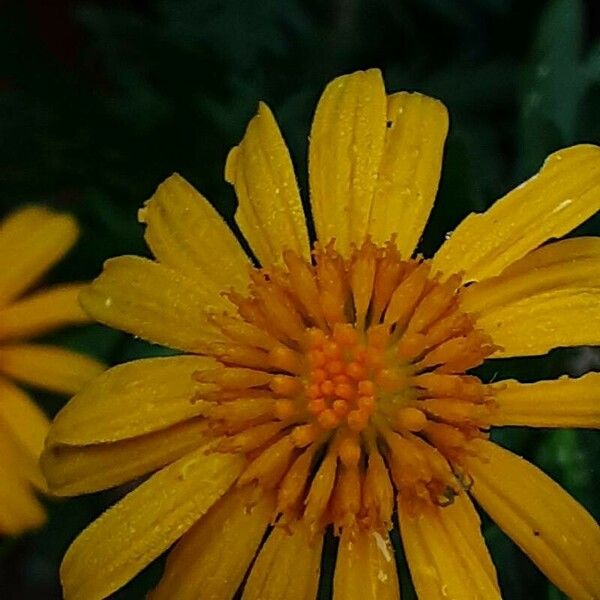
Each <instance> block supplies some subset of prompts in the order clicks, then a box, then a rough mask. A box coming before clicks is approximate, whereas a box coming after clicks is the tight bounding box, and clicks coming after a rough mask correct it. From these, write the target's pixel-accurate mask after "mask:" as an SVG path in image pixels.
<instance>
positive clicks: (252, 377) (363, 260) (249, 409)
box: [194, 241, 496, 530]
mask: <svg viewBox="0 0 600 600" xmlns="http://www.w3.org/2000/svg"><path fill="white" fill-rule="evenodd" d="M284 258H285V262H286V266H287V270H285V271H284V270H283V269H280V268H277V267H272V268H269V269H262V270H256V271H254V272H253V274H252V285H251V289H250V292H249V294H248V295H246V296H243V295H241V294H238V293H234V292H231V293H230V294H229V298H230V299H231V300H232V302H233V303H234V304H235V305H236V306H237V308H238V313H239V314H238V315H237V316H232V315H225V314H219V315H214V316H213V319H214V322H215V324H216V325H217V326H218V327H219V329H220V330H221V331H222V333H223V335H224V337H225V338H226V339H228V340H229V342H228V343H219V344H214V345H213V346H212V347H211V349H210V352H211V353H212V354H213V355H214V356H215V357H216V358H218V360H219V361H220V363H221V366H220V367H218V368H216V369H213V370H208V371H201V372H198V373H197V374H196V378H197V380H198V381H199V383H201V384H203V386H204V387H203V388H202V390H203V391H199V392H198V397H197V398H196V399H195V400H194V401H195V402H203V403H204V404H205V408H204V414H205V415H206V416H207V417H209V418H210V421H211V426H212V428H213V431H214V434H215V436H218V437H219V441H218V447H219V449H220V450H221V451H223V452H240V453H244V454H246V456H247V457H248V459H249V465H248V467H247V469H246V471H245V472H244V473H243V474H242V476H241V477H240V479H239V481H238V484H239V485H244V484H246V483H248V482H251V481H257V482H258V483H259V485H261V486H263V487H264V488H269V489H274V490H276V491H277V494H278V502H277V513H278V514H283V515H284V518H290V519H291V518H297V517H299V516H303V517H304V518H305V519H307V520H308V521H309V522H310V523H311V524H312V525H313V526H314V527H321V526H324V525H327V524H328V523H333V524H334V525H335V526H336V528H337V529H338V530H339V529H340V528H342V527H345V526H354V525H358V526H368V527H372V528H382V527H386V526H388V525H389V523H390V521H391V514H392V511H393V498H394V494H395V493H396V494H400V495H401V496H403V497H404V499H405V501H406V503H407V504H408V505H410V506H412V507H413V510H414V511H418V510H420V509H421V508H423V507H424V506H426V505H428V504H432V503H433V504H445V503H448V502H452V500H453V498H454V496H455V495H456V494H458V493H460V491H461V489H462V488H463V487H464V486H465V485H466V483H467V482H468V475H467V474H465V473H464V469H463V467H462V461H463V458H464V457H465V456H466V454H468V453H469V452H470V450H469V443H468V442H469V440H471V439H473V438H477V437H484V436H485V435H486V434H485V429H486V428H487V427H488V426H489V422H490V414H491V411H492V410H493V409H494V402H493V398H492V397H491V392H490V388H489V387H488V386H485V385H484V384H482V383H481V381H480V380H479V379H478V378H477V377H474V376H472V375H466V374H465V371H466V370H468V369H470V368H473V367H475V366H477V365H479V364H481V363H482V362H483V360H484V358H486V357H487V356H488V355H489V354H491V353H492V352H493V351H494V350H495V349H496V347H495V346H494V345H493V344H492V343H491V342H490V340H489V339H488V337H487V336H486V335H485V334H483V333H482V332H481V331H479V330H478V329H477V328H476V327H475V325H474V319H473V318H472V317H471V316H469V315H467V314H465V313H464V312H463V311H461V309H460V297H459V294H458V292H457V290H458V288H459V284H460V277H459V276H453V277H450V278H448V279H446V280H445V281H441V279H440V276H439V275H437V274H432V273H431V267H430V264H429V263H428V262H426V261H423V260H419V259H417V260H402V259H401V258H400V256H399V253H398V251H397V250H396V247H395V245H394V243H393V242H392V243H389V244H388V245H387V246H386V247H384V248H377V247H376V246H375V245H374V244H372V243H371V242H370V241H367V242H365V243H364V244H363V245H362V246H361V247H360V248H357V249H355V250H354V252H353V253H352V255H351V256H350V257H349V258H343V257H342V256H341V255H340V254H339V253H338V252H337V251H336V250H335V249H334V244H333V243H331V244H329V245H328V246H326V247H324V248H323V247H317V248H316V250H315V252H314V262H313V263H309V262H308V261H305V260H303V259H302V258H300V257H298V256H297V255H295V254H294V253H292V252H287V253H286V254H285V257H284ZM240 317H241V319H240ZM206 384H208V388H206ZM206 389H208V390H209V391H206Z"/></svg>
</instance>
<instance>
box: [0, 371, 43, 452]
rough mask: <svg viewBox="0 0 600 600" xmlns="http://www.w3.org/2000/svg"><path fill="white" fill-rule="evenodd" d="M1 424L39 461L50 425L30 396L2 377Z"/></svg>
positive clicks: (0, 384) (0, 396) (0, 387)
mask: <svg viewBox="0 0 600 600" xmlns="http://www.w3.org/2000/svg"><path fill="white" fill-rule="evenodd" d="M0 422H3V423H4V424H5V425H6V426H7V427H8V428H9V429H10V431H11V433H12V434H13V436H14V437H15V438H16V439H17V440H18V441H19V443H20V444H21V445H22V446H23V448H25V450H26V451H27V452H28V453H29V454H30V455H31V457H32V458H33V459H34V460H36V461H37V459H38V458H39V456H40V454H41V452H42V449H43V448H44V440H45V439H46V434H47V433H48V428H49V426H50V423H49V421H48V418H47V417H46V415H45V414H44V412H43V411H42V410H41V409H40V408H39V407H38V405H37V404H36V403H35V402H34V401H33V400H32V399H31V398H30V397H29V395H28V394H26V393H25V392H24V391H23V390H21V389H20V388H18V387H17V386H16V385H13V384H12V383H11V382H10V381H9V380H8V379H5V378H4V377H0Z"/></svg>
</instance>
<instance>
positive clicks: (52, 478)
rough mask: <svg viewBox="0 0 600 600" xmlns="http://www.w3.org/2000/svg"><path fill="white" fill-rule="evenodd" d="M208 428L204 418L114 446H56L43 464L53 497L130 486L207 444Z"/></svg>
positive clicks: (49, 448)
mask: <svg viewBox="0 0 600 600" xmlns="http://www.w3.org/2000/svg"><path fill="white" fill-rule="evenodd" d="M207 428H208V426H207V423H206V421H205V420H204V419H192V420H190V421H186V422H185V423H178V424H177V425H173V426H171V427H168V428H166V429H162V430H160V431H154V432H152V433H147V434H145V435H141V436H139V437H135V438H131V439H127V440H122V441H118V442H113V443H107V444H95V445H92V446H55V445H53V446H49V447H47V448H46V450H45V451H44V453H43V454H42V458H41V461H40V465H41V468H42V470H43V472H44V475H45V477H46V481H47V482H48V486H49V489H50V491H51V492H52V493H53V494H55V495H57V496H77V495H79V494H87V493H89V492H95V491H97V490H104V489H106V488H110V487H114V486H116V485H119V484H121V483H126V482H127V481H131V480H133V479H135V478H136V477H140V476H141V475H145V474H146V473H150V472H151V471H156V470H157V469H159V468H160V467H163V466H164V465H167V464H169V463H171V462H173V461H175V460H177V459H178V458H180V457H181V456H183V455H184V454H187V453H189V452H191V451H192V450H194V449H196V448H198V447H200V446H202V445H203V443H205V442H206V440H207V439H208V437H209V434H208V431H207Z"/></svg>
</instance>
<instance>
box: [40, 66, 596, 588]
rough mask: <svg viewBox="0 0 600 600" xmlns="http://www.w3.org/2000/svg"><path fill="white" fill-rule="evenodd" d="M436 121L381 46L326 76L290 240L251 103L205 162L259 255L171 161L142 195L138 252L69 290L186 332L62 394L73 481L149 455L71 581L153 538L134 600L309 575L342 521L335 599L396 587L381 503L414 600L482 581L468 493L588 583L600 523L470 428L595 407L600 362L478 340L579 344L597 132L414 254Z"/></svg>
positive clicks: (280, 187)
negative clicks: (546, 363) (543, 374)
mask: <svg viewBox="0 0 600 600" xmlns="http://www.w3.org/2000/svg"><path fill="white" fill-rule="evenodd" d="M447 127H448V119H447V114H446V110H445V109H444V107H443V106H442V104H440V103H439V102H438V101H436V100H433V99H431V98H427V97H425V96H422V95H420V94H413V93H398V94H393V95H390V96H387V95H386V92H385V89H384V85H383V81H382V78H381V74H380V72H379V71H377V70H371V71H367V72H359V73H355V74H352V75H349V76H345V77H341V78H339V79H336V80H334V81H333V82H332V83H330V84H329V86H328V87H327V88H326V90H325V92H324V94H323V96H322V98H321V100H320V102H319V105H318V107H317V110H316V114H315V117H314V122H313V125H312V131H311V135H310V148H309V181H310V207H311V213H312V218H313V221H314V225H315V229H316V238H317V239H316V241H315V243H314V245H313V247H312V249H311V245H310V241H309V235H308V232H307V226H306V222H305V215H304V211H303V207H302V202H301V199H300V195H299V191H298V187H297V184H296V180H295V177H294V172H293V168H292V163H291V160H290V156H289V154H288V151H287V149H286V145H285V143H284V141H283V139H282V137H281V134H280V132H279V129H278V127H277V124H276V122H275V120H274V118H273V115H272V114H271V112H270V111H269V109H268V108H267V107H266V106H265V105H264V104H261V105H260V107H259V110H258V114H257V115H256V117H254V118H253V119H252V121H251V122H250V124H249V126H248V129H247V131H246V134H245V136H244V138H243V140H242V141H241V143H240V144H239V146H237V147H235V148H234V149H233V150H232V151H231V153H230V155H229V157H228V160H227V165H226V168H225V178H226V179H227V181H228V182H230V183H231V184H233V185H234V187H235V191H236V194H237V197H238V201H239V206H238V209H237V212H236V215H235V219H236V222H237V224H238V226H239V228H240V230H241V232H242V234H243V235H244V238H245V239H246V241H247V242H248V245H249V247H250V248H251V250H252V252H253V254H254V256H255V257H256V261H257V263H258V265H259V266H254V264H253V262H252V261H251V260H250V259H249V258H248V257H247V256H246V254H245V252H244V251H243V250H242V248H241V246H240V245H239V243H238V242H237V241H236V238H235V237H234V235H233V234H232V233H231V231H230V230H229V229H228V228H227V226H226V225H225V223H224V222H223V221H222V220H221V218H220V217H219V216H218V214H217V213H216V212H215V210H214V209H213V208H212V207H211V205H210V204H209V203H208V202H207V201H206V200H205V199H204V198H203V197H202V196H201V195H200V194H199V193H198V192H196V191H195V190H194V189H193V188H192V187H191V186H190V185H189V184H188V183H186V181H184V180H183V179H182V178H181V177H179V176H178V175H174V176H172V177H170V178H169V179H167V180H166V181H165V182H164V183H163V184H162V185H160V186H159V188H158V190H157V191H156V193H155V194H154V196H153V197H152V198H151V199H150V200H149V201H148V202H147V203H146V205H145V206H144V208H143V209H142V210H141V211H140V220H141V221H142V222H143V223H145V224H146V225H147V228H146V240H147V242H148V245H149V246H150V249H151V250H152V252H153V254H154V256H155V258H156V260H148V259H145V258H140V257H135V256H123V257H119V258H116V259H113V260H110V261H108V262H107V263H106V266H105V269H104V272H103V273H102V274H101V275H100V277H98V279H96V281H95V282H94V283H93V284H92V285H91V287H89V288H88V289H86V290H84V292H83V293H82V295H81V301H82V303H83V306H84V307H85V308H86V310H88V311H89V313H90V314H91V315H93V316H94V317H95V318H96V319H97V320H98V321H100V322H102V323H105V324H108V325H110V326H112V327H115V328H118V329H123V330H125V331H128V332H131V333H133V334H135V335H137V336H140V337H142V338H145V339H147V340H150V341H152V342H155V343H158V344H163V345H165V346H169V347H170V348H174V349H177V350H180V351H183V353H184V354H183V355H179V356H171V357H162V358H152V359H145V360H139V361H134V362H130V363H126V364H123V365H120V366H117V367H115V368H113V369H111V370H109V371H108V372H106V373H105V374H103V375H102V376H101V377H99V378H98V379H97V380H96V381H95V382H94V383H92V384H91V385H90V386H88V387H87V388H86V389H84V390H83V391H82V392H81V393H79V394H78V395H76V396H75V397H74V398H73V399H72V400H71V402H70V403H69V404H68V405H67V406H66V407H65V408H64V409H63V410H62V411H61V413H60V414H59V415H58V416H57V418H56V420H55V422H54V424H53V426H52V428H51V431H50V434H49V437H48V441H47V448H46V450H45V453H44V456H43V459H42V461H43V466H44V469H45V473H46V475H47V478H48V481H49V485H50V487H51V489H52V490H53V491H54V492H55V493H57V494H62V495H76V494H82V493H87V492H92V491H95V490H99V489H103V488H108V487H111V486H115V485H117V484H121V483H123V482H126V481H130V480H132V479H134V478H137V477H140V476H143V475H146V474H148V473H153V474H152V475H150V476H149V477H148V478H147V479H146V480H144V481H143V483H141V484H140V485H139V486H138V487H137V488H136V489H135V490H134V491H132V492H130V493H129V494H127V495H126V496H125V497H124V498H123V499H122V500H121V501H119V502H118V503H117V504H116V505H115V506H113V507H112V508H110V509H109V510H108V511H106V512H105V513H104V514H103V515H102V516H101V517H100V518H99V519H98V520H97V521H95V522H94V523H93V524H92V525H90V527H89V528H88V529H86V530H85V531H84V532H83V533H82V534H81V535H80V536H79V537H78V538H77V539H76V540H75V541H74V542H73V544H72V545H71V547H70V549H69V550H68V552H67V554H66V556H65V559H64V562H63V564H62V568H61V577H62V581H63V585H64V590H65V597H66V598H67V599H68V600H78V599H81V600H92V599H94V598H103V597H106V596H108V595H109V594H110V593H112V592H113V591H115V590H116V589H118V588H120V587H121V586H123V585H124V584H125V583H126V582H127V581H129V580H130V579H131V578H132V577H133V576H134V575H135V574H136V573H138V572H139V571H140V570H141V569H143V568H144V567H145V566H146V565H147V564H148V563H150V562H151V561H152V560H153V559H155V558H156V557H158V556H159V555H160V554H161V553H163V552H164V551H165V550H167V549H168V548H169V547H170V546H171V545H172V544H174V543H175V542H177V541H178V540H179V541H178V543H177V544H176V546H175V547H174V549H173V551H172V552H171V554H170V555H169V558H168V560H167V563H166V568H165V572H164V575H163V577H162V579H161V581H160V583H159V584H158V587H157V588H156V589H155V590H154V591H153V593H152V598H153V600H160V599H172V598H177V599H178V600H182V599H188V598H189V599H195V598H212V599H218V600H224V599H227V598H231V597H232V596H233V595H234V594H235V593H236V590H238V589H239V588H240V586H241V587H243V593H242V597H243V598H244V599H245V600H258V599H261V600H276V599H284V598H285V599H287V600H308V599H310V598H314V597H315V595H316V590H317V585H318V579H319V573H320V564H321V553H322V545H323V538H324V535H325V532H326V531H329V530H332V531H333V532H334V534H335V535H337V536H339V547H338V550H337V559H336V565H335V576H334V581H333V590H334V592H333V594H334V598H335V599H336V600H342V599H343V600H348V599H350V600H352V599H356V600H368V599H378V600H392V599H397V598H399V585H398V575H397V568H396V559H395V551H394V548H393V547H392V544H391V542H390V535H389V532H390V530H391V528H392V527H394V526H396V525H395V523H396V517H395V515H397V522H398V524H399V529H400V535H401V538H402V544H403V547H404V552H405V554H406V557H407V560H408V565H409V567H410V571H411V575H412V579H413V581H414V585H415V587H416V590H417V593H418V595H419V597H420V598H426V599H429V598H485V599H491V598H498V597H499V596H500V591H499V587H498V583H497V580H496V573H495V569H494V566H493V564H492V561H491V559H490V555H489V553H488V550H487V549H486V546H485V543H484V540H483V537H482V535H481V532H480V523H479V517H478V514H477V512H476V510H475V508H474V505H473V503H472V500H471V498H474V499H475V500H476V502H477V503H478V504H479V505H480V506H481V507H482V508H483V509H484V510H485V511H486V512H487V513H488V514H489V515H490V516H491V517H492V519H494V520H495V521H496V522H497V523H498V525H499V526H500V527H501V528H502V529H503V530H504V531H505V532H506V533H507V534H508V535H509V536H510V537H511V538H512V539H513V540H514V541H515V542H516V543H517V544H518V545H519V546H520V547H521V548H522V549H523V551H524V552H526V553H527V554H528V555H529V556H530V557H531V559H532V560H533V561H534V562H535V563H536V564H537V565H538V567H539V568H540V569H541V570H542V571H543V572H544V573H546V575H547V576H548V577H549V578H550V579H551V580H552V581H553V582H554V583H555V584H556V585H557V586H558V587H559V588H561V589H562V590H563V591H565V592H566V593H567V594H568V595H569V596H571V597H572V598H581V599H584V598H587V599H591V598H598V597H600V579H599V578H598V577H597V576H596V573H597V567H598V564H600V532H599V529H598V526H597V525H596V523H595V522H594V520H593V518H592V517H591V516H590V515H589V514H588V513H587V512H586V511H585V510H584V508H582V507H581V506H580V505H579V504H578V503H577V502H576V501H575V500H574V499H573V498H571V497H570V496H569V495H568V494H567V493H566V492H565V491H563V490H562V489H561V488H560V487H559V486H558V485H557V484H556V483H554V482H553V481H551V480H550V479H549V478H548V477H547V476H546V475H545V474H544V473H542V472H541V471H540V470H539V469H537V468H536V467H535V466H533V465H531V464H530V463H528V462H527V461H525V460H523V459H522V458H520V457H518V456H516V455H514V454H513V453H511V452H509V451H508V450H505V449H503V448H501V447H499V446H497V445H496V444H494V443H492V442H490V441H489V440H488V431H489V428H490V426H502V425H527V426H532V427H598V426H599V424H600V410H599V407H600V374H598V373H589V374H587V375H585V376H584V377H581V378H578V379H570V378H567V377H565V378H561V379H559V380H558V381H541V382H539V383H534V384H521V383H518V382H517V381H513V380H510V381H501V382H495V383H491V384H487V383H484V382H483V381H481V380H480V379H479V378H478V377H476V376H474V375H472V374H468V373H469V370H470V369H473V368H474V367H477V366H478V365H480V364H481V363H482V362H483V361H484V360H485V359H487V358H494V357H507V356H524V355H539V354H544V353H546V352H548V351H549V350H550V349H552V348H555V347H558V346H577V345H582V344H598V343H600V239H598V238H576V239H567V240H563V241H557V242H552V243H548V244H546V245H543V244H544V242H547V241H548V240H551V239H552V238H559V237H560V236H563V235H564V234H566V233H567V232H569V231H570V230H572V229H573V228H574V227H576V226H577V225H579V224H580V223H582V222H583V221H584V220H586V219H587V218H588V217H590V216H591V215H592V214H594V212H596V210H598V208H600V149H599V148H597V147H595V146H591V145H582V146H575V147H572V148H567V149H565V150H562V151H560V152H557V153H555V154H553V155H552V156H550V157H549V158H548V160H547V161H546V162H545V164H544V165H543V167H542V169H541V171H540V172H539V173H538V174H537V175H535V176H533V177H532V178H531V179H530V180H528V181H526V182H525V183H524V184H523V185H521V186H520V187H518V188H517V189H516V190H514V191H512V192H510V193H509V194H507V195H506V196H505V197H503V198H502V199H501V200H499V201H498V202H497V203H496V204H495V205H494V206H493V207H492V208H490V209H489V210H488V211H487V212H485V213H483V214H472V215H470V216H469V217H467V218H466V219H465V221H463V223H462V224H461V225H460V226H459V227H458V228H457V229H456V230H455V231H454V233H453V234H452V235H451V237H450V238H449V239H448V240H447V241H446V242H445V243H444V244H443V245H442V247H441V248H440V249H439V251H438V252H437V253H436V254H435V256H434V257H433V258H432V259H430V260H426V259H424V258H422V257H421V256H418V255H415V254H414V252H415V247H416V245H417V242H418V240H419V238H420V236H421V234H422V231H423V228H424V226H425V223H426V221H427V218H428V215H429V212H430V210H431V207H432V205H433V201H434V196H435V193H436V189H437V186H438V180H439V175H440V169H441V162H442V153H443V144H444V139H445V136H446V132H447Z"/></svg>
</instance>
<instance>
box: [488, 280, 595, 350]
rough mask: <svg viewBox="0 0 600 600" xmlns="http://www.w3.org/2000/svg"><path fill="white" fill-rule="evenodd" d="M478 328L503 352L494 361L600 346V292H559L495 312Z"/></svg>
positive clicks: (503, 307) (535, 297)
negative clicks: (579, 347) (554, 350)
mask: <svg viewBox="0 0 600 600" xmlns="http://www.w3.org/2000/svg"><path fill="white" fill-rule="evenodd" d="M477 327H479V328H481V329H483V330H484V331H485V332H486V333H488V334H489V335H490V337H491V338H492V340H493V342H494V343H495V344H498V345H499V346H500V347H501V349H500V350H498V351H497V352H496V353H495V354H494V355H493V356H492V357H491V358H504V357H508V356H535V355H538V354H546V352H548V351H550V350H551V349H552V348H558V347H568V346H585V345H597V344H600V288H580V289H578V290H572V289H559V290H553V291H548V292H542V293H540V294H536V295H534V296H532V297H530V298H524V299H523V300H518V301H515V302H512V303H510V304H507V305H506V306H502V307H499V308H496V309H493V310H491V311H490V312H488V313H485V314H483V315H481V316H480V317H479V318H478V319H477Z"/></svg>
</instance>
